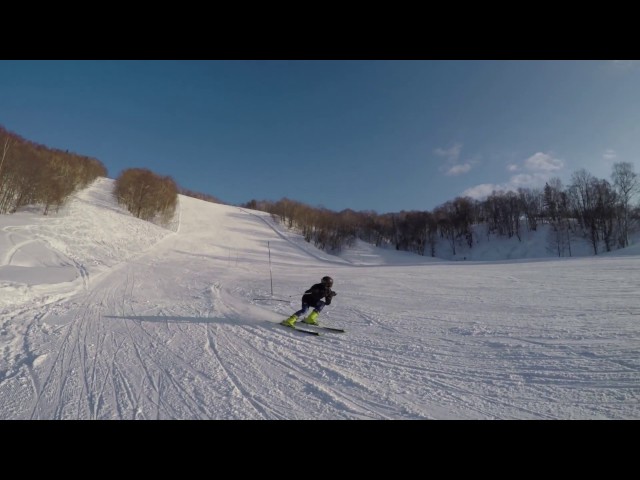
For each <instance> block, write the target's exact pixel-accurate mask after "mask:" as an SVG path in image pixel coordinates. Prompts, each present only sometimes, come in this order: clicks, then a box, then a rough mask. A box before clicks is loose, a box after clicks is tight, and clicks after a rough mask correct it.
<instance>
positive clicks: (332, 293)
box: [329, 290, 338, 297]
mask: <svg viewBox="0 0 640 480" xmlns="http://www.w3.org/2000/svg"><path fill="white" fill-rule="evenodd" d="M336 295H338V294H337V293H336V292H334V291H333V290H331V292H330V293H329V296H330V297H335V296H336Z"/></svg>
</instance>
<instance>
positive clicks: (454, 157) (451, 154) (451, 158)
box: [434, 143, 462, 163]
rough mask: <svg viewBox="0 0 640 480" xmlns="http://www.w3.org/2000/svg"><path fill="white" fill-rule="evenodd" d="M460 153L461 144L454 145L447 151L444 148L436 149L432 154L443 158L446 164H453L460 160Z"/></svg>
mask: <svg viewBox="0 0 640 480" xmlns="http://www.w3.org/2000/svg"><path fill="white" fill-rule="evenodd" d="M460 152H462V144H460V143H456V144H455V145H454V146H453V147H451V148H449V149H444V148H436V149H435V150H434V153H435V154H436V155H438V156H439V157H445V158H446V159H447V162H451V163H455V162H457V161H458V158H460Z"/></svg>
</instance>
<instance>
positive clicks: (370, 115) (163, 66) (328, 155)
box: [0, 60, 640, 213]
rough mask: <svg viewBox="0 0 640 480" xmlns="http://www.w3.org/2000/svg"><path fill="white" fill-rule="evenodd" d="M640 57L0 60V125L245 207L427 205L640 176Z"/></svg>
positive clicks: (113, 172)
mask: <svg viewBox="0 0 640 480" xmlns="http://www.w3.org/2000/svg"><path fill="white" fill-rule="evenodd" d="M639 64H640V62H636V61H611V60H609V61H560V60H555V61H531V60H526V61H506V60H498V61H481V60H474V61H441V60H438V61H399V60H398V61H396V60H392V61H351V60H340V61H321V60H310V61H264V60H263V61H185V60H180V61H0V124H1V125H3V126H4V127H5V128H7V129H8V130H11V131H13V132H15V133H17V134H19V135H21V136H22V137H24V138H27V139H29V140H33V141H35V142H38V143H41V144H45V145H47V146H50V147H54V148H60V149H64V150H70V151H74V152H76V153H79V154H84V155H89V156H92V157H95V158H97V159H99V160H100V161H102V162H103V163H104V165H105V166H106V167H107V169H108V170H109V176H110V177H111V178H116V177H117V176H118V175H119V173H120V172H121V171H122V170H123V169H126V168H132V167H142V168H149V169H151V170H153V171H155V172H157V173H159V174H162V175H171V176H172V177H173V178H174V179H175V180H176V181H177V182H178V183H179V184H180V185H181V186H183V187H185V188H188V189H191V190H196V191H199V192H203V193H209V194H212V195H214V196H216V197H218V198H220V199H221V200H223V201H225V202H228V203H231V204H239V203H244V202H247V201H249V200H251V199H257V200H262V199H267V200H278V199H280V198H282V197H288V198H290V199H294V200H298V201H301V202H304V203H307V204H309V205H312V206H324V207H326V208H329V209H332V210H336V211H339V210H342V209H345V208H352V209H354V210H375V211H377V212H378V213H385V212H397V211H400V210H432V209H433V208H435V207H436V206H438V205H440V204H442V203H444V202H446V201H448V200H452V199H454V198H455V197H456V196H459V195H471V196H474V197H481V196H482V195H483V194H486V193H490V191H491V190H492V189H494V188H503V189H504V188H517V187H518V186H523V187H540V186H543V185H544V181H545V180H546V179H548V178H550V177H553V176H557V177H560V178H561V179H562V180H563V181H564V182H565V184H566V183H568V182H569V181H570V177H571V174H572V173H573V172H574V171H575V170H577V169H579V168H586V169H587V170H588V171H589V172H591V173H592V174H593V175H595V176H596V177H598V178H606V179H609V178H610V174H611V166H612V164H613V163H614V162H622V161H625V162H631V163H632V164H634V168H635V171H636V173H640V65H639Z"/></svg>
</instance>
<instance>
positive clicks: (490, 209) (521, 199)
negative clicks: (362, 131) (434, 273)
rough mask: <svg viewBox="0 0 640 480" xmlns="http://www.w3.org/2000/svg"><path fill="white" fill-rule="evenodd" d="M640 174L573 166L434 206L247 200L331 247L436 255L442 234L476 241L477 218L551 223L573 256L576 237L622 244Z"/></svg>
mask: <svg viewBox="0 0 640 480" xmlns="http://www.w3.org/2000/svg"><path fill="white" fill-rule="evenodd" d="M639 190H640V180H639V178H638V174H636V173H635V172H634V170H633V165H632V164H631V163H627V162H620V163H616V164H614V166H613V171H612V174H611V181H608V180H606V179H598V178H596V177H594V176H593V175H592V174H590V173H589V172H588V171H586V170H585V169H580V170H578V171H576V172H574V173H573V175H572V177H571V183H570V184H569V185H567V186H564V185H563V184H562V181H561V180H560V179H559V178H553V179H550V180H549V181H548V182H547V183H546V184H545V186H544V188H541V189H531V188H519V189H518V190H517V191H515V192H514V191H494V192H493V193H492V194H491V195H489V196H488V197H487V198H485V199H483V200H476V199H472V198H470V197H456V198H454V199H453V200H450V201H448V202H445V203H444V204H442V205H439V206H438V207H436V208H435V209H433V211H429V210H424V211H401V212H397V213H386V214H381V215H380V214H377V213H376V212H374V211H359V212H356V211H353V210H349V209H347V210H343V211H341V212H333V211H331V210H328V209H325V208H317V207H311V206H309V205H306V204H304V203H301V202H297V201H295V200H290V199H288V198H283V199H281V200H279V201H275V202H272V201H267V200H262V201H257V200H251V201H250V202H247V203H246V204H244V205H243V206H244V207H246V208H252V209H255V210H261V211H264V212H269V213H271V214H272V215H273V217H274V218H276V219H278V220H279V221H280V222H282V223H283V224H284V225H286V226H287V227H288V228H293V229H296V230H298V231H300V232H301V233H302V235H303V236H304V238H305V240H306V241H308V242H313V244H314V245H315V246H317V247H318V248H321V249H323V250H326V251H329V252H338V251H340V250H341V249H342V248H344V247H345V246H351V245H353V243H354V242H355V240H356V239H361V240H363V241H366V242H369V243H372V244H374V245H376V246H388V245H391V246H393V247H394V248H395V249H396V250H402V251H408V252H414V253H417V254H419V255H426V256H432V257H435V256H436V254H437V252H436V247H437V246H438V245H439V244H442V242H441V240H444V241H445V242H444V243H445V244H446V245H447V248H449V249H450V251H449V252H448V253H450V254H452V255H455V254H456V249H457V248H459V247H460V246H461V245H466V246H467V247H468V248H473V245H474V244H475V243H476V242H477V241H478V238H477V237H476V235H477V233H476V229H474V228H473V227H474V226H477V225H485V226H486V228H485V229H484V230H483V231H484V232H485V234H486V235H488V236H490V235H495V236H498V237H507V238H512V237H515V238H517V239H518V240H521V238H522V234H523V232H527V231H536V229H537V228H538V226H539V225H541V224H549V225H550V227H551V232H552V234H551V238H550V244H551V249H552V250H553V251H554V252H555V253H557V255H558V256H560V257H564V256H571V242H572V239H576V238H581V239H585V240H587V241H588V242H589V245H590V247H591V249H592V251H593V254H594V255H597V254H598V253H601V252H603V251H607V252H608V251H612V250H616V249H619V248H624V247H627V246H629V244H630V236H631V234H632V233H634V232H636V231H637V230H638V228H639V224H640V206H639V205H638V204H637V203H634V201H635V199H636V196H637V194H638V191H639Z"/></svg>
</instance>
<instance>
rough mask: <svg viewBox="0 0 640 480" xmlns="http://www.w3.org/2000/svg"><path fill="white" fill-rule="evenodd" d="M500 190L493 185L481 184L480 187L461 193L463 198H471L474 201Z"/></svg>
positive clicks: (497, 186)
mask: <svg viewBox="0 0 640 480" xmlns="http://www.w3.org/2000/svg"><path fill="white" fill-rule="evenodd" d="M494 190H495V191H498V190H502V188H500V186H499V185H495V184H493V183H483V184H480V185H476V186H475V187H471V188H467V189H466V190H465V191H464V192H462V196H463V197H471V198H475V199H476V200H481V199H483V198H485V197H488V196H489V195H491V192H493V191H494Z"/></svg>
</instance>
